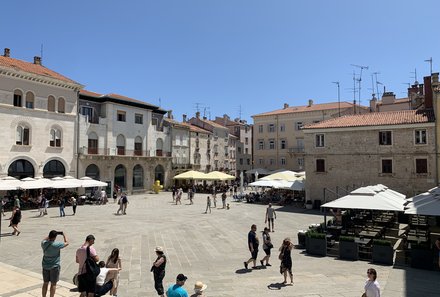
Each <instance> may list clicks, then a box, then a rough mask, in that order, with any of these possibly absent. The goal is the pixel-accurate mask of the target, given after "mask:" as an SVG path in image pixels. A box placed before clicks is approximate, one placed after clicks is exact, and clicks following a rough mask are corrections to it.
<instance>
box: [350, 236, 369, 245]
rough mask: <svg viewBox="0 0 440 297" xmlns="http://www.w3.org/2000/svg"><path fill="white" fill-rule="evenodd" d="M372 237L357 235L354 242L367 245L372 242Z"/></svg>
mask: <svg viewBox="0 0 440 297" xmlns="http://www.w3.org/2000/svg"><path fill="white" fill-rule="evenodd" d="M371 240H372V239H371V238H359V237H355V238H354V242H356V243H357V244H359V245H367V244H369V243H370V242H371Z"/></svg>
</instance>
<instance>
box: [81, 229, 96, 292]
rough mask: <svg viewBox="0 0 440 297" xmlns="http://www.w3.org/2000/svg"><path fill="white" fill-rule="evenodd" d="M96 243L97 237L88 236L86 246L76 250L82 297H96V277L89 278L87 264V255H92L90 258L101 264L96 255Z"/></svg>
mask: <svg viewBox="0 0 440 297" xmlns="http://www.w3.org/2000/svg"><path fill="white" fill-rule="evenodd" d="M94 243H95V236H93V235H91V234H90V235H87V237H86V241H85V242H84V244H83V245H82V246H81V247H80V248H79V249H77V250H76V263H78V264H79V267H78V292H80V293H81V295H80V296H81V297H86V296H87V297H94V296H95V286H96V277H95V278H94V279H93V278H90V277H88V276H87V268H86V265H84V264H85V262H86V260H87V254H88V253H89V254H90V258H92V259H93V261H95V262H99V257H98V254H97V253H96V250H95V248H94V247H93V244H94Z"/></svg>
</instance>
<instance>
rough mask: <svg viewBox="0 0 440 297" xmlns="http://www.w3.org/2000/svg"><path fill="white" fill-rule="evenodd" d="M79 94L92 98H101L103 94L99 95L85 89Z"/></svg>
mask: <svg viewBox="0 0 440 297" xmlns="http://www.w3.org/2000/svg"><path fill="white" fill-rule="evenodd" d="M79 93H80V94H81V95H84V96H90V97H101V96H102V94H98V93H95V92H91V91H87V90H84V89H82V90H80V91H79Z"/></svg>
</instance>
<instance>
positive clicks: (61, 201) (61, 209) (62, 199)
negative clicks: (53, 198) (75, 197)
mask: <svg viewBox="0 0 440 297" xmlns="http://www.w3.org/2000/svg"><path fill="white" fill-rule="evenodd" d="M58 205H59V207H60V217H65V216H66V213H65V212H64V207H65V206H66V201H65V199H64V197H60V199H59V200H58Z"/></svg>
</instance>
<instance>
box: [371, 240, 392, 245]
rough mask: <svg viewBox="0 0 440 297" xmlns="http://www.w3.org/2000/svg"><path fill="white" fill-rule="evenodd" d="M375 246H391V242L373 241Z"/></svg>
mask: <svg viewBox="0 0 440 297" xmlns="http://www.w3.org/2000/svg"><path fill="white" fill-rule="evenodd" d="M373 245H381V246H391V241H389V240H384V239H373Z"/></svg>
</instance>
